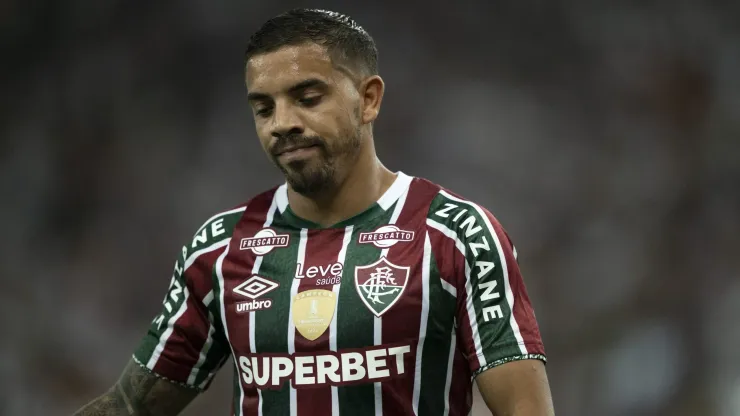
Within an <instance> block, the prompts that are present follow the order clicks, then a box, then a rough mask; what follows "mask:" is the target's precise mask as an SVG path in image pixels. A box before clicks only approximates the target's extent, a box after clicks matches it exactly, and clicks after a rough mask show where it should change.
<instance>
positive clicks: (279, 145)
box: [270, 134, 325, 156]
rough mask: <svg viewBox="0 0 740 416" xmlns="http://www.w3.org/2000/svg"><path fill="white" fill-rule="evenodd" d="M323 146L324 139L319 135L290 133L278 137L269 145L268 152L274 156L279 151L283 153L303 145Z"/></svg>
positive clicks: (278, 153)
mask: <svg viewBox="0 0 740 416" xmlns="http://www.w3.org/2000/svg"><path fill="white" fill-rule="evenodd" d="M311 146H318V147H322V148H323V147H325V146H324V139H322V138H321V137H319V136H301V135H297V134H296V135H290V136H283V137H280V138H278V139H277V140H276V141H275V142H274V143H273V144H272V146H271V148H270V153H272V154H273V155H274V156H278V155H280V154H281V153H285V152H287V151H290V150H294V149H300V148H304V147H311Z"/></svg>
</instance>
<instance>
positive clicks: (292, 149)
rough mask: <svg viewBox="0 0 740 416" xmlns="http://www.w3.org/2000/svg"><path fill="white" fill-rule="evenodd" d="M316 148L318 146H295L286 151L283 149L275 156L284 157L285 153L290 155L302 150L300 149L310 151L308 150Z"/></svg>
mask: <svg viewBox="0 0 740 416" xmlns="http://www.w3.org/2000/svg"><path fill="white" fill-rule="evenodd" d="M314 146H316V145H314V144H311V145H308V146H295V147H288V148H285V149H281V150H279V151H277V152H275V156H280V155H282V154H283V153H288V152H292V151H295V150H300V149H308V148H311V147H314Z"/></svg>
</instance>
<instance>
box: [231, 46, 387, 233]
mask: <svg viewBox="0 0 740 416" xmlns="http://www.w3.org/2000/svg"><path fill="white" fill-rule="evenodd" d="M246 85H247V89H248V91H249V94H248V101H249V104H250V106H251V108H252V111H253V113H254V120H255V127H256V129H257V136H258V137H259V139H260V143H261V144H262V147H263V149H264V150H265V152H266V153H267V155H268V157H270V159H271V160H272V161H273V163H275V165H276V166H277V167H278V168H279V169H280V170H281V171H282V172H283V173H284V174H285V177H286V180H287V182H288V201H289V203H290V207H291V209H292V210H293V211H294V212H295V213H296V214H297V215H299V216H301V217H303V218H305V219H307V220H310V221H313V222H315V223H318V224H321V225H323V226H330V225H332V224H336V223H337V222H340V221H342V220H344V219H347V218H350V217H352V216H353V215H356V214H358V213H360V212H362V211H363V210H365V209H367V207H368V206H370V205H372V204H373V203H374V202H375V201H376V200H378V199H379V198H380V196H382V194H383V193H384V192H385V191H386V190H387V189H388V188H389V187H390V186H391V184H392V183H393V181H394V179H395V174H394V173H392V172H391V171H389V170H388V169H387V168H386V167H385V166H383V165H382V163H381V162H380V161H379V160H378V157H377V155H376V154H375V146H374V143H373V136H372V122H373V121H375V120H376V119H377V117H378V113H379V111H380V104H381V102H382V99H383V92H384V89H385V86H384V83H383V80H382V79H381V78H380V77H379V76H377V75H373V76H365V77H363V76H362V74H361V73H360V72H359V71H357V70H353V69H351V68H348V67H346V66H343V65H340V64H337V63H335V62H332V59H331V57H330V56H329V54H328V53H327V51H326V49H325V48H324V47H322V46H320V45H317V44H313V43H309V44H303V45H297V46H286V47H283V48H281V49H279V50H277V51H275V52H271V53H267V54H262V55H258V56H255V57H252V59H250V60H249V62H247V67H246ZM307 85H308V86H307ZM310 144H313V145H315V146H314V147H312V148H309V149H304V150H300V151H298V152H292V153H289V154H281V152H282V151H283V150H285V149H287V148H292V147H295V146H299V147H302V146H306V145H310Z"/></svg>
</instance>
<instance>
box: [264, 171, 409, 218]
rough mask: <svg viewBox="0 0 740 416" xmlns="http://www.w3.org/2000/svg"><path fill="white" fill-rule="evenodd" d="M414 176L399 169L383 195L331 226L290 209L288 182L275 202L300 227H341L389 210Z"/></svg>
mask: <svg viewBox="0 0 740 416" xmlns="http://www.w3.org/2000/svg"><path fill="white" fill-rule="evenodd" d="M412 180H413V177H412V176H409V175H406V174H405V173H403V172H401V171H399V172H396V179H395V180H394V181H393V184H392V185H391V186H390V187H389V188H388V189H387V190H386V191H385V193H383V195H382V196H381V197H380V198H379V199H378V200H377V201H375V203H374V204H372V205H371V206H370V207H368V208H367V209H366V210H365V211H363V212H361V213H359V214H357V215H355V216H354V217H352V218H348V219H346V220H344V221H342V222H340V223H337V224H335V225H332V226H330V227H321V226H320V225H319V224H316V223H314V222H311V221H308V220H306V219H303V218H301V217H299V216H298V215H296V214H295V213H294V212H293V210H291V209H290V205H289V204H288V184H287V183H283V184H282V185H280V186H279V187H278V189H277V190H276V191H275V203H276V204H277V208H278V211H279V212H280V214H281V215H282V216H283V217H284V218H285V219H286V220H287V221H288V222H289V223H290V224H291V225H294V226H297V227H299V228H340V227H346V226H348V225H353V224H359V223H362V222H365V221H368V220H370V219H372V218H374V217H376V216H378V215H381V214H383V213H385V212H386V211H388V210H389V209H390V208H391V207H393V205H394V204H395V203H396V202H397V201H398V200H399V199H400V198H401V197H402V196H403V195H405V194H406V192H408V189H409V187H410V186H411V181H412Z"/></svg>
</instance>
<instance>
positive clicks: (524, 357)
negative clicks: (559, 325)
mask: <svg viewBox="0 0 740 416" xmlns="http://www.w3.org/2000/svg"><path fill="white" fill-rule="evenodd" d="M521 360H540V361H542V362H543V363H545V364H547V357H545V355H544V354H521V355H513V356H511V357H505V358H501V359H498V360H496V361H493V362H491V363H488V364H486V365H484V366H482V367H480V368H478V369H477V370H475V371H474V372H473V375H472V376H471V377H470V379H471V380H475V378H476V377H478V375H479V374H481V373H482V372H484V371H486V370H490V369H491V368H493V367H498V366H500V365H501V364H506V363H510V362H512V361H521Z"/></svg>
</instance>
